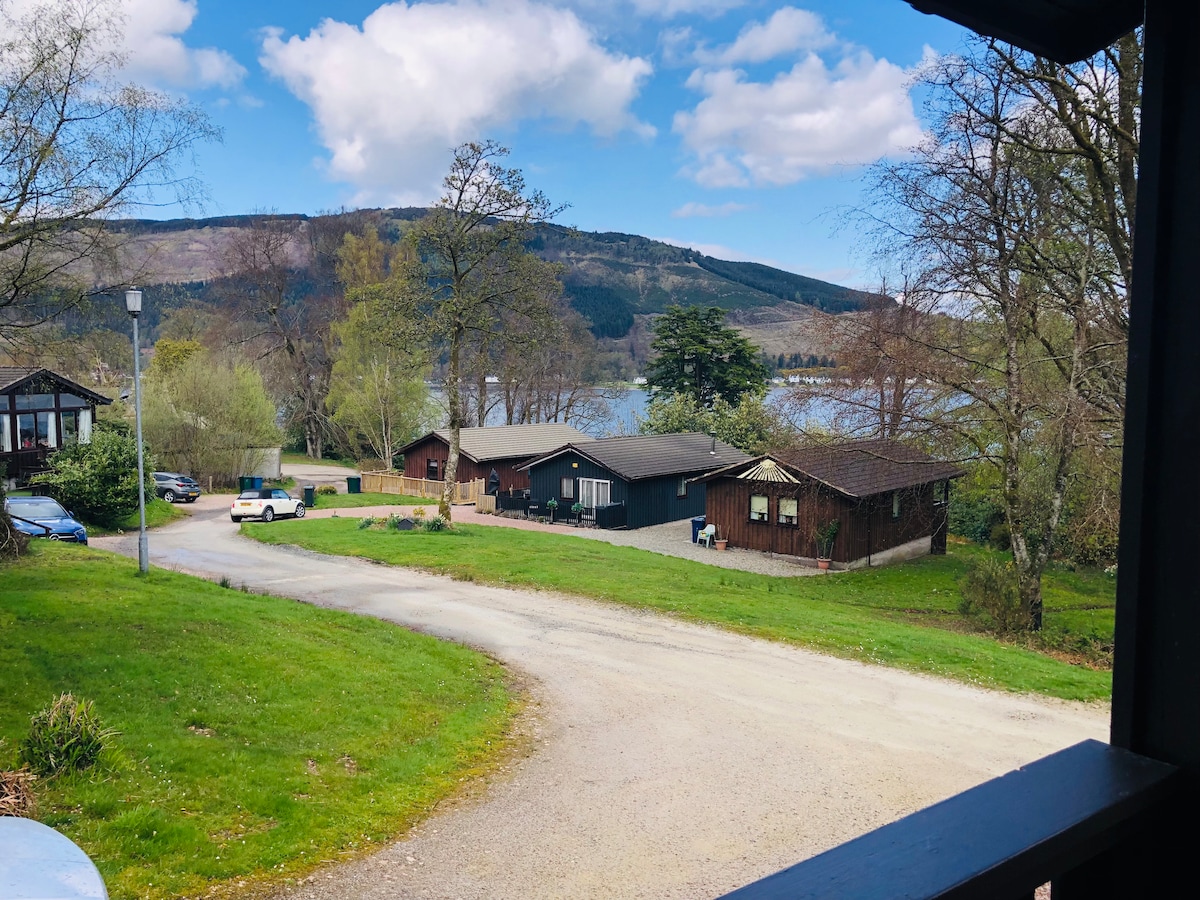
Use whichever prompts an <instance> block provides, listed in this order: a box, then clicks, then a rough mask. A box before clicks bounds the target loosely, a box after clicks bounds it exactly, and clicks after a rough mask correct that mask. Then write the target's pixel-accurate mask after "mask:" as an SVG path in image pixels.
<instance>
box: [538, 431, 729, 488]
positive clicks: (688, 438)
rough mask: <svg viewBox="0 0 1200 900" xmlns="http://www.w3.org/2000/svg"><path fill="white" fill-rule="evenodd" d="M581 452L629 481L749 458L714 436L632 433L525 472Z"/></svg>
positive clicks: (570, 448) (540, 460)
mask: <svg viewBox="0 0 1200 900" xmlns="http://www.w3.org/2000/svg"><path fill="white" fill-rule="evenodd" d="M570 452H574V453H578V454H579V455H580V456H582V457H583V458H584V459H588V460H591V461H592V462H593V463H595V464H596V465H598V466H600V467H601V468H604V469H608V471H610V472H612V473H613V474H614V475H617V476H619V477H621V478H623V479H625V480H626V481H637V480H638V479H641V478H657V477H661V476H663V475H688V474H692V473H694V472H710V471H712V470H713V469H716V468H721V467H723V466H729V465H735V464H738V463H742V462H746V461H748V460H749V459H750V457H749V456H748V455H747V454H745V453H743V452H742V451H741V450H739V449H738V448H737V447H732V446H730V445H729V444H726V443H725V442H724V441H719V440H715V439H714V438H713V437H712V436H711V435H707V434H701V433H699V432H691V433H688V434H630V435H624V436H622V437H611V438H601V439H599V440H595V441H591V442H589V443H587V444H585V445H584V446H582V447H581V446H579V445H577V444H567V445H566V446H564V447H559V448H558V449H557V450H555V451H554V452H553V453H549V454H547V455H545V456H542V457H539V458H538V459H535V460H532V461H531V462H529V463H528V464H527V465H524V466H522V467H521V468H522V469H532V468H533V467H534V466H537V465H541V464H542V463H545V462H549V461H550V460H551V459H554V458H556V457H558V456H561V455H562V454H564V453H570Z"/></svg>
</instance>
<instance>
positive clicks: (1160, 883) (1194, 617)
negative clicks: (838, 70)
mask: <svg viewBox="0 0 1200 900" xmlns="http://www.w3.org/2000/svg"><path fill="white" fill-rule="evenodd" d="M909 2H910V3H911V4H912V6H914V7H915V8H917V9H918V10H921V11H923V12H927V13H933V14H936V15H941V16H945V17H947V18H950V19H953V20H954V21H956V22H959V23H960V24H963V25H966V26H968V27H970V28H973V29H975V30H976V31H979V32H981V33H983V34H987V35H990V36H993V37H996V38H999V39H1001V40H1003V41H1008V42H1011V43H1013V44H1016V45H1018V46H1020V47H1023V48H1024V49H1026V50H1029V51H1032V52H1034V53H1038V54H1041V55H1042V56H1046V57H1049V58H1051V59H1054V60H1057V61H1059V62H1062V63H1070V62H1075V61H1078V60H1081V59H1086V58H1088V57H1090V56H1092V55H1093V54H1095V53H1098V52H1100V51H1102V50H1104V48H1106V47H1108V46H1109V45H1110V44H1111V43H1113V42H1114V41H1116V40H1117V38H1119V37H1121V36H1122V35H1124V34H1126V33H1127V32H1129V31H1130V30H1131V29H1133V28H1135V27H1138V26H1139V25H1142V24H1143V23H1144V34H1143V37H1144V44H1145V60H1144V69H1143V86H1142V106H1141V149H1140V157H1139V162H1138V196H1137V210H1136V234H1137V241H1136V246H1135V248H1134V259H1133V271H1134V281H1133V285H1132V293H1131V295H1130V303H1129V309H1130V317H1129V370H1128V380H1127V393H1126V412H1125V425H1124V461H1123V470H1122V485H1121V536H1120V551H1119V573H1120V574H1119V576H1118V579H1117V612H1116V651H1115V656H1114V668H1113V698H1112V732H1111V741H1110V743H1108V744H1102V743H1099V742H1097V741H1085V742H1083V743H1081V744H1077V745H1076V746H1074V747H1069V748H1068V749H1066V750H1063V751H1060V752H1059V753H1055V754H1053V755H1052V756H1048V757H1046V758H1044V759H1040V760H1037V761H1035V762H1031V763H1030V764H1029V765H1027V766H1024V767H1023V768H1021V769H1018V770H1017V771H1015V772H1010V773H1009V774H1007V775H1004V776H1002V777H1000V778H997V779H994V780H992V781H989V782H986V783H985V784H982V785H980V786H979V787H976V788H973V789H971V790H969V791H966V792H965V793H962V794H959V795H957V796H955V797H951V798H950V799H949V800H946V801H944V802H942V803H939V804H937V805H935V806H931V807H929V808H928V809H925V810H922V811H920V812H918V813H915V814H913V815H911V816H909V817H907V818H905V819H901V820H900V821H898V822H894V823H892V824H891V825H886V826H884V827H883V828H880V829H878V830H877V831H873V832H871V833H869V834H866V835H863V836H862V837H860V838H857V839H855V840H853V841H850V842H849V843H846V844H843V845H842V846H840V847H836V848H834V849H833V850H830V851H827V852H826V853H822V854H821V855H819V856H816V857H814V858H812V859H810V860H807V861H806V862H802V863H799V864H797V865H795V866H793V867H791V868H789V869H785V870H783V871H781V872H777V873H776V874H774V875H771V876H768V877H767V878H764V879H763V880H762V881H759V882H755V883H754V884H751V885H748V886H746V887H744V888H741V889H740V890H738V891H735V892H733V893H732V894H730V895H728V896H730V897H737V898H739V900H785V898H786V900H816V898H826V900H892V898H901V897H903V898H908V900H933V898H944V900H951V898H954V900H960V898H989V900H1032V898H1033V896H1034V892H1035V890H1036V889H1037V888H1038V887H1040V886H1042V885H1044V884H1047V883H1049V884H1050V885H1051V897H1052V898H1053V900H1117V898H1120V900H1131V898H1161V897H1181V898H1182V897H1195V896H1200V887H1197V879H1196V874H1195V870H1194V869H1193V865H1192V864H1193V861H1194V854H1195V847H1194V845H1195V843H1196V838H1197V836H1198V835H1200V827H1198V826H1197V824H1196V823H1197V821H1198V819H1197V816H1196V807H1197V805H1198V801H1200V578H1198V577H1197V575H1196V571H1195V561H1196V557H1197V548H1200V519H1197V517H1196V513H1195V504H1194V499H1195V497H1196V496H1197V495H1198V494H1200V467H1198V466H1197V465H1196V460H1195V444H1196V433H1197V423H1200V353H1197V352H1196V337H1197V335H1200V301H1198V300H1197V296H1196V293H1197V292H1196V265H1195V258H1196V251H1197V248H1200V67H1198V66H1197V65H1196V54H1197V48H1200V3H1196V2H1195V0H1192V2H1179V0H1146V2H1139V0H1008V2H990V3H988V2H981V0H909Z"/></svg>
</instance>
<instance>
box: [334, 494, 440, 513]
mask: <svg viewBox="0 0 1200 900" xmlns="http://www.w3.org/2000/svg"><path fill="white" fill-rule="evenodd" d="M316 500H317V502H316V504H315V505H314V506H313V509H357V508H361V507H363V506H424V507H425V509H426V510H427V511H429V513H430V515H433V514H435V513H436V512H437V505H438V502H437V500H431V499H430V498H428V497H410V496H408V495H407V494H374V493H362V494H317V497H316Z"/></svg>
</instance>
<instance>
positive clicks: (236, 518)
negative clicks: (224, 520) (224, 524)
mask: <svg viewBox="0 0 1200 900" xmlns="http://www.w3.org/2000/svg"><path fill="white" fill-rule="evenodd" d="M229 521H230V522H240V521H242V517H241V516H230V517H229Z"/></svg>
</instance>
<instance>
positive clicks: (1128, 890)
mask: <svg viewBox="0 0 1200 900" xmlns="http://www.w3.org/2000/svg"><path fill="white" fill-rule="evenodd" d="M1179 781H1180V775H1179V771H1178V770H1177V769H1176V768H1175V767H1174V766H1170V765H1167V764H1166V763H1162V762H1158V761H1156V760H1152V759H1148V758H1146V757H1143V756H1139V755H1137V754H1135V753H1131V752H1129V751H1128V750H1122V749H1120V748H1118V747H1112V746H1109V745H1108V744H1102V743H1100V742H1099V741H1084V742H1083V743H1081V744H1076V745H1075V746H1073V747H1069V748H1067V749H1066V750H1062V751H1060V752H1058V753H1055V754H1053V755H1052V756H1047V757H1045V758H1043V759H1040V760H1038V761H1037V762H1034V763H1031V764H1030V765H1028V766H1024V767H1022V768H1020V769H1017V770H1016V771H1014V772H1009V773H1008V774H1007V775H1003V776H1001V777H1000V778H996V779H993V780H992V781H988V782H985V783H984V784H981V785H979V786H978V787H976V788H972V789H971V790H969V791H965V792H963V793H961V794H958V795H956V796H954V797H951V798H950V799H949V800H945V801H943V802H942V803H938V804H936V805H934V806H931V807H929V808H927V809H923V810H921V811H920V812H917V813H914V814H913V815H911V816H907V817H906V818H903V819H901V820H899V821H898V822H893V823H892V824H890V825H885V826H884V827H882V828H879V829H876V830H875V831H872V832H870V833H869V834H865V835H863V836H862V837H860V838H857V839H855V840H853V841H849V842H848V843H845V844H842V845H841V846H839V847H835V848H834V849H832V850H829V851H827V852H825V853H822V854H820V855H819V856H815V857H813V858H812V859H810V860H807V861H805V862H802V863H799V864H797V865H795V866H792V867H791V868H789V869H784V870H783V871H781V872H776V873H775V874H774V875H770V876H768V877H767V878H764V879H762V880H761V881H757V882H754V883H753V884H749V885H747V886H745V887H743V888H740V889H738V890H736V891H734V892H733V893H731V894H726V895H725V896H726V898H729V900H784V898H787V900H895V898H905V900H934V898H937V900H952V898H953V900H959V898H964V900H965V898H993V900H1032V898H1033V897H1034V893H1035V891H1036V889H1037V888H1038V887H1040V886H1041V885H1043V884H1046V883H1050V884H1051V892H1052V893H1051V896H1052V897H1053V900H1063V898H1066V900H1083V898H1088V900H1108V898H1113V900H1115V898H1118V897H1120V898H1134V897H1153V896H1164V897H1165V896H1171V889H1170V888H1169V887H1168V886H1165V885H1158V886H1157V888H1158V890H1155V889H1154V869H1155V864H1154V853H1155V852H1156V850H1158V849H1159V848H1162V847H1164V846H1166V845H1167V844H1169V843H1170V841H1171V840H1172V838H1173V837H1174V836H1177V834H1178V830H1179V828H1180V825H1181V824H1183V823H1181V822H1180V821H1178V820H1177V817H1176V812H1177V810H1176V809H1175V806H1176V803H1175V801H1176V795H1175V790H1174V789H1175V788H1176V787H1177V786H1178V783H1179ZM1134 860H1136V863H1135V862H1134ZM1179 896H1182V895H1179Z"/></svg>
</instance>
